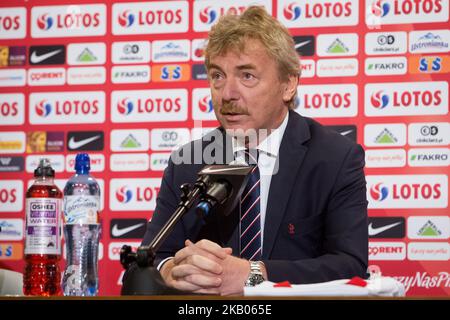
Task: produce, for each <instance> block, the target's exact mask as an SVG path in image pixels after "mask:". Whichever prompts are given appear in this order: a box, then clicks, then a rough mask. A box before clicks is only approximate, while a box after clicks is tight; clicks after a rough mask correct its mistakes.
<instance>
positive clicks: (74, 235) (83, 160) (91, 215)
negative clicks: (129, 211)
mask: <svg viewBox="0 0 450 320" xmlns="http://www.w3.org/2000/svg"><path fill="white" fill-rule="evenodd" d="M89 170H90V159H89V155H88V154H86V153H79V154H77V156H76V158H75V171H76V173H75V175H73V176H72V177H71V178H70V179H69V181H67V184H66V186H65V187H64V237H65V246H66V268H65V271H64V275H63V281H62V289H63V293H64V295H65V296H96V295H97V292H98V243H99V237H100V231H101V227H100V223H99V210H100V188H99V185H98V183H97V181H95V179H94V178H93V177H92V176H91V175H90V174H89Z"/></svg>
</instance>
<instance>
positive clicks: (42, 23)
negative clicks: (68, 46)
mask: <svg viewBox="0 0 450 320" xmlns="http://www.w3.org/2000/svg"><path fill="white" fill-rule="evenodd" d="M37 25H38V27H39V29H41V30H48V29H50V28H51V27H52V26H53V18H52V17H49V16H48V13H44V14H42V15H40V16H39V18H38V20H37Z"/></svg>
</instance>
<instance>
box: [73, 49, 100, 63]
mask: <svg viewBox="0 0 450 320" xmlns="http://www.w3.org/2000/svg"><path fill="white" fill-rule="evenodd" d="M97 60H98V59H97V57H96V56H95V55H94V54H93V53H92V51H91V50H89V48H85V49H84V50H83V51H82V52H81V53H80V55H79V56H78V57H77V61H79V62H94V61H97Z"/></svg>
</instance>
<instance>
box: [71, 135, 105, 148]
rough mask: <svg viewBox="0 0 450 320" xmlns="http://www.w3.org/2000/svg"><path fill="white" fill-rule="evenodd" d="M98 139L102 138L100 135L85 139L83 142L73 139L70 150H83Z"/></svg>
mask: <svg viewBox="0 0 450 320" xmlns="http://www.w3.org/2000/svg"><path fill="white" fill-rule="evenodd" d="M98 138H100V135H97V136H93V137H90V138H87V139H83V140H79V141H75V138H74V137H71V138H70V140H69V148H70V149H78V148H81V147H82V146H84V145H86V144H88V143H91V142H92V141H95V140H97V139H98Z"/></svg>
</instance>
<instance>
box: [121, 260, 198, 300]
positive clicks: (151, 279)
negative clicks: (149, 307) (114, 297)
mask: <svg viewBox="0 0 450 320" xmlns="http://www.w3.org/2000/svg"><path fill="white" fill-rule="evenodd" d="M122 283H123V284H122V291H121V295H122V296H152V295H186V294H190V293H188V292H184V291H180V290H177V289H175V288H171V287H169V286H167V285H166V283H165V282H164V279H163V278H162V277H161V274H160V273H159V271H158V270H157V269H156V268H154V267H145V268H141V267H139V266H138V265H137V263H132V264H130V265H129V267H128V269H127V271H126V272H125V274H124V276H123V279H122Z"/></svg>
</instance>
